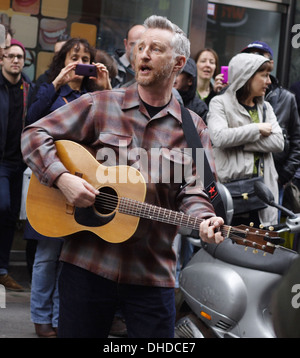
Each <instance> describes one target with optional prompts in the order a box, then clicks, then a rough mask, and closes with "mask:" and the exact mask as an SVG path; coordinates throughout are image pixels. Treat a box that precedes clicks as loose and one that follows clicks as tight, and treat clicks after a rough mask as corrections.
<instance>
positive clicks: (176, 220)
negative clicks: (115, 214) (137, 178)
mask: <svg viewBox="0 0 300 358" xmlns="http://www.w3.org/2000/svg"><path fill="white" fill-rule="evenodd" d="M119 212H120V213H123V214H126V215H132V216H138V217H140V218H144V219H149V220H154V221H160V222H163V223H166V224H171V225H176V226H180V227H184V228H188V229H191V230H199V225H200V223H201V222H202V221H203V220H202V219H199V218H196V217H193V216H190V215H187V214H184V213H181V212H177V211H173V210H170V209H165V208H161V207H159V206H155V205H151V204H147V203H142V202H138V201H136V200H132V199H129V198H121V200H120V205H119Z"/></svg>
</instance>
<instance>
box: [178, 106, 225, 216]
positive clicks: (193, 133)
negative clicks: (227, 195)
mask: <svg viewBox="0 0 300 358" xmlns="http://www.w3.org/2000/svg"><path fill="white" fill-rule="evenodd" d="M181 116H182V129H183V132H184V136H185V139H186V141H187V144H188V147H189V148H192V156H193V160H194V162H195V163H196V150H197V148H203V146H202V143H201V139H200V136H199V134H198V132H197V130H196V127H195V125H194V122H193V119H192V116H191V115H190V112H189V111H188V110H187V109H186V108H184V107H183V106H181ZM204 187H205V190H206V193H207V194H208V196H209V198H210V201H211V203H212V205H213V207H214V209H215V213H216V215H217V216H221V217H222V218H223V219H224V222H226V217H227V216H226V210H225V206H224V203H223V200H222V197H221V194H220V192H219V189H218V186H217V183H216V181H215V177H214V175H213V173H212V171H211V168H210V165H209V162H208V159H207V156H206V153H205V150H204Z"/></svg>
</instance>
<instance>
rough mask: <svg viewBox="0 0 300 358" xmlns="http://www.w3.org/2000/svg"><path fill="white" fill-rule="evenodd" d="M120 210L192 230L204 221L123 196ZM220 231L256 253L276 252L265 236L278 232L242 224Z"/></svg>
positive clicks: (223, 228)
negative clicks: (257, 251)
mask: <svg viewBox="0 0 300 358" xmlns="http://www.w3.org/2000/svg"><path fill="white" fill-rule="evenodd" d="M119 212H120V213H123V214H126V215H131V216H137V217H140V218H144V219H149V220H154V221H160V222H163V223H166V224H171V225H176V226H180V227H184V228H188V229H191V230H199V225H200V224H201V222H202V221H203V219H199V218H196V217H193V216H190V215H187V214H184V213H180V212H177V211H173V210H170V209H165V208H161V207H159V206H155V205H151V204H147V203H144V202H139V201H136V200H133V199H129V198H121V200H120V205H119ZM220 231H221V233H222V235H223V236H224V237H226V238H229V239H231V240H232V241H233V242H235V243H237V244H239V245H243V246H250V247H252V248H253V249H254V251H253V252H254V253H256V251H255V250H256V249H260V250H263V251H265V252H269V253H273V252H274V249H275V246H274V245H273V244H271V243H269V242H267V241H265V238H268V237H276V236H277V233H276V232H273V233H272V232H267V231H264V230H260V229H256V228H249V227H247V226H244V225H240V226H239V227H232V226H228V225H222V226H221V227H220Z"/></svg>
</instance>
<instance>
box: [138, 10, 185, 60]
mask: <svg viewBox="0 0 300 358" xmlns="http://www.w3.org/2000/svg"><path fill="white" fill-rule="evenodd" d="M144 26H145V28H146V29H162V30H169V31H171V32H172V33H173V34H174V37H173V40H172V42H171V46H172V47H173V49H174V51H175V57H176V56H185V58H186V59H188V58H189V57H190V47H191V45H190V40H189V39H188V38H187V36H186V34H185V33H184V32H183V31H182V30H181V29H180V27H178V26H177V25H175V24H173V23H172V22H171V21H170V20H168V19H167V18H166V17H163V16H157V15H152V16H150V17H148V18H147V19H146V20H145V22H144Z"/></svg>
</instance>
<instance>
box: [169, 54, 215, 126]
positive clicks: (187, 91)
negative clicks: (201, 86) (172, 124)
mask: <svg viewBox="0 0 300 358" xmlns="http://www.w3.org/2000/svg"><path fill="white" fill-rule="evenodd" d="M174 87H175V88H176V89H177V91H178V92H179V94H180V96H181V98H182V100H183V104H184V106H185V107H186V108H189V109H190V110H192V111H193V112H195V113H197V114H198V115H199V116H200V117H201V118H202V119H203V120H204V121H206V116H207V112H208V107H207V105H206V103H205V102H204V101H202V99H201V98H200V97H199V96H198V95H197V94H196V90H197V66H196V63H195V61H194V60H193V59H192V58H188V60H187V62H186V64H185V66H184V68H183V70H182V72H181V73H180V74H179V75H178V76H177V77H176V80H175V83H174Z"/></svg>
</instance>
